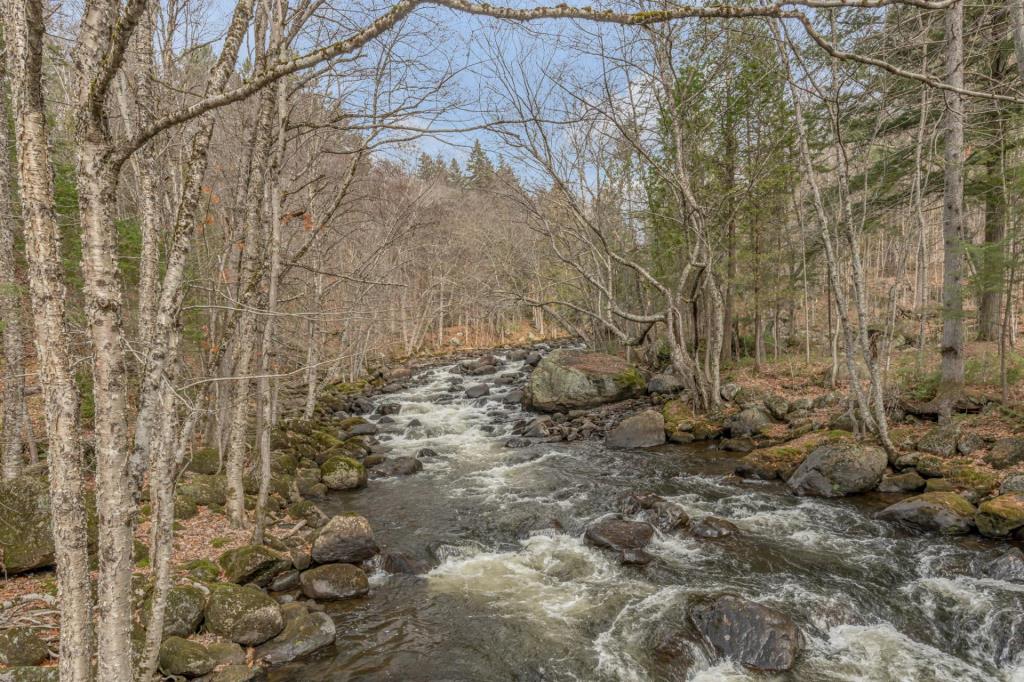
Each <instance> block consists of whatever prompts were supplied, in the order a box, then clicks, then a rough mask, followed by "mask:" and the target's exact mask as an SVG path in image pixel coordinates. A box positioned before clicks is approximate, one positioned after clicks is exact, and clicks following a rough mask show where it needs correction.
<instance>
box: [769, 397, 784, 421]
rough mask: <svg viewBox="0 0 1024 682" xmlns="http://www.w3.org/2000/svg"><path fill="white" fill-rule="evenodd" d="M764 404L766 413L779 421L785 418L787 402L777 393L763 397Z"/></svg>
mask: <svg viewBox="0 0 1024 682" xmlns="http://www.w3.org/2000/svg"><path fill="white" fill-rule="evenodd" d="M764 406H765V407H766V408H768V413H769V414H771V415H772V417H773V418H775V419H778V420H779V421H783V420H785V419H786V415H787V414H789V402H787V401H786V399H785V398H782V397H780V396H777V395H773V396H769V397H767V398H765V400H764Z"/></svg>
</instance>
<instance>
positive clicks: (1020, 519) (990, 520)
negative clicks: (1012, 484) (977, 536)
mask: <svg viewBox="0 0 1024 682" xmlns="http://www.w3.org/2000/svg"><path fill="white" fill-rule="evenodd" d="M974 520H975V523H977V524H978V531H979V532H980V533H981V534H982V535H985V536H987V537H990V538H1004V537H1006V536H1008V535H1010V534H1011V533H1013V532H1015V531H1016V530H1017V529H1019V528H1024V493H1007V494H1006V495H1000V496H999V497H995V498H993V499H991V500H986V501H985V502H982V503H981V506H980V507H978V514H977V516H975V518H974Z"/></svg>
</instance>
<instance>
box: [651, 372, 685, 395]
mask: <svg viewBox="0 0 1024 682" xmlns="http://www.w3.org/2000/svg"><path fill="white" fill-rule="evenodd" d="M684 388H686V387H685V386H684V385H683V380H682V379H680V378H679V377H677V376H676V375H675V374H655V375H654V376H652V377H651V379H650V381H648V382H647V392H648V393H650V394H651V395H656V394H663V393H678V392H679V391H682V390H683V389H684Z"/></svg>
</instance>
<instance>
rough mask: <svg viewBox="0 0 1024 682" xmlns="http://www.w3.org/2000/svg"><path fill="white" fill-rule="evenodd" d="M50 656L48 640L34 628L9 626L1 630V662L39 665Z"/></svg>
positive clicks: (18, 664)
mask: <svg viewBox="0 0 1024 682" xmlns="http://www.w3.org/2000/svg"><path fill="white" fill-rule="evenodd" d="M49 657H50V653H49V650H48V649H47V648H46V642H44V641H43V640H41V639H39V637H37V636H36V634H35V630H34V629H33V628H19V627H14V628H8V629H7V630H2V631H0V664H2V665H16V666H20V665H38V664H40V663H42V662H43V661H45V660H46V659H47V658H49Z"/></svg>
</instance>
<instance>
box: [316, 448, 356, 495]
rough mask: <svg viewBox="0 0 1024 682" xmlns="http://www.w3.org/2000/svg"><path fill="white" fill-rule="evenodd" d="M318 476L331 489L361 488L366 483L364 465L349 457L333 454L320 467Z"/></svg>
mask: <svg viewBox="0 0 1024 682" xmlns="http://www.w3.org/2000/svg"><path fill="white" fill-rule="evenodd" d="M320 477H321V478H322V479H323V482H324V485H326V486H327V487H328V488H329V489H331V490H351V489H353V488H361V487H363V486H364V485H366V467H364V466H363V465H362V464H361V463H359V462H357V461H356V460H354V459H352V458H351V457H345V456H344V455H335V456H334V457H331V458H330V459H328V460H327V461H326V462H324V463H323V466H321V467H320Z"/></svg>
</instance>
